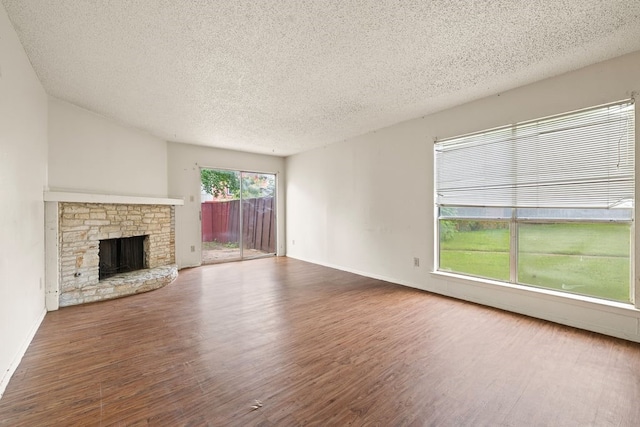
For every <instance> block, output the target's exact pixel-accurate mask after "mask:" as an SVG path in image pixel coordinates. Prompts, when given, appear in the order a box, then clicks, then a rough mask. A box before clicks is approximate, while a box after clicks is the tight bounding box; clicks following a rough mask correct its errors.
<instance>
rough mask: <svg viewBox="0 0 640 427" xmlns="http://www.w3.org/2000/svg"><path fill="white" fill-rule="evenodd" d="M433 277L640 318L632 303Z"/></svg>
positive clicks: (494, 282) (467, 278)
mask: <svg viewBox="0 0 640 427" xmlns="http://www.w3.org/2000/svg"><path fill="white" fill-rule="evenodd" d="M431 275H432V276H433V277H435V278H438V279H446V280H451V281H453V282H458V283H461V284H465V285H472V286H479V287H482V288H486V289H496V290H501V291H506V292H513V293H518V294H520V295H526V296H532V297H536V298H540V299H545V300H549V301H555V302H563V303H568V304H572V305H576V306H580V307H587V308H591V309H597V310H601V311H606V312H610V313H620V314H626V315H630V314H631V315H633V316H636V317H639V318H640V309H639V308H638V307H635V306H634V305H633V304H632V303H622V302H617V301H609V300H605V299H599V298H594V297H588V296H584V295H576V294H569V293H564V292H559V291H554V290H551V289H542V288H536V287H533V286H525V285H516V284H512V283H506V282H500V281H497V280H491V279H483V278H479V277H471V276H465V275H462V274H456V273H448V272H444V271H432V272H431Z"/></svg>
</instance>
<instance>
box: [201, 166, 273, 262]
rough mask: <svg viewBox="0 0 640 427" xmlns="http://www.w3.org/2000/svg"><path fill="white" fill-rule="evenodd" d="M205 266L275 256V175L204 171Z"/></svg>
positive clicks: (202, 212) (203, 220)
mask: <svg viewBox="0 0 640 427" xmlns="http://www.w3.org/2000/svg"><path fill="white" fill-rule="evenodd" d="M200 176H201V186H202V196H201V197H202V204H201V219H202V263H203V264H213V263H219V262H227V261H238V260H242V259H250V258H258V257H263V256H269V255H274V254H275V252H276V244H275V243H276V237H275V236H276V220H275V218H276V210H275V206H276V204H275V181H276V179H275V175H273V174H263V173H253V172H241V171H228V170H221V169H201V173H200Z"/></svg>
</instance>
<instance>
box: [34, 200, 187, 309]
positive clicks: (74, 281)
mask: <svg viewBox="0 0 640 427" xmlns="http://www.w3.org/2000/svg"><path fill="white" fill-rule="evenodd" d="M52 199H53V200H52ZM45 202H46V204H45V207H46V208H45V212H46V235H47V239H46V242H47V243H46V245H47V309H48V310H55V309H57V308H58V307H65V306H70V305H77V304H84V303H89V302H95V301H101V300H106V299H112V298H119V297H123V296H127V295H132V294H137V293H140V292H147V291H150V290H153V289H158V288H161V287H163V286H165V285H167V284H169V283H171V282H172V281H173V280H174V279H175V278H176V277H177V275H178V270H177V267H176V265H175V205H179V204H182V200H179V199H157V198H138V197H126V196H101V195H95V196H94V195H85V196H82V195H78V194H76V193H49V195H47V194H45ZM133 236H147V237H146V238H145V245H144V246H145V254H144V258H145V259H144V265H145V268H144V269H142V270H136V271H131V272H128V273H120V274H116V275H114V276H111V277H108V278H106V279H102V280H100V279H99V242H100V240H104V239H114V238H126V237H133ZM53 252H55V257H54V256H53V254H52V253H53ZM54 258H55V259H54Z"/></svg>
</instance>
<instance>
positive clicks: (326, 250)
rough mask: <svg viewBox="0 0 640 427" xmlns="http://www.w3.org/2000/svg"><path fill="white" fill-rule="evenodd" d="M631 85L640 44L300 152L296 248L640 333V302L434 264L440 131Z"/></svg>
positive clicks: (546, 314)
mask: <svg viewBox="0 0 640 427" xmlns="http://www.w3.org/2000/svg"><path fill="white" fill-rule="evenodd" d="M632 91H640V52H637V53H634V54H630V55H626V56H623V57H619V58H616V59H614V60H611V61H607V62H604V63H600V64H596V65H593V66H590V67H587V68H584V69H581V70H578V71H575V72H572V73H568V74H565V75H562V76H559V77H556V78H552V79H548V80H544V81H541V82H538V83H535V84H532V85H528V86H524V87H521V88H518V89H515V90H512V91H509V92H506V93H502V94H497V95H495V96H493V97H489V98H485V99H482V100H479V101H475V102H471V103H469V104H466V105H463V106H460V107H456V108H453V109H450V110H447V111H443V112H440V113H437V114H433V115H430V116H426V117H423V118H417V119H415V120H411V121H408V122H404V123H400V124H398V125H395V126H392V127H389V128H385V129H382V130H380V131H377V132H373V133H369V134H366V135H363V136H361V137H358V138H354V139H352V140H349V141H346V142H343V143H338V144H333V145H328V146H327V147H324V148H321V149H317V150H314V151H311V152H306V153H302V154H299V155H295V156H291V157H289V158H287V162H286V172H287V182H286V191H287V255H288V256H291V257H294V258H299V259H303V260H307V261H311V262H314V263H318V264H323V265H328V266H332V267H336V268H340V269H344V270H348V271H353V272H357V273H361V274H364V275H367V276H371V277H377V278H382V279H386V280H389V281H392V282H396V283H401V284H405V285H408V286H414V287H417V288H421V289H425V290H430V291H434V292H438V293H441V294H445V295H450V296H454V297H458V298H461V299H466V300H471V301H475V302H480V303H483V304H487V305H492V306H496V307H500V308H504V309H508V310H512V311H516V312H520V313H525V314H529V315H532V316H536V317H541V318H546V319H549V320H553V321H557V322H560V323H565V324H569V325H574V326H578V327H582V328H585V329H590V330H595V331H598V332H603V333H607V334H611V335H615V336H619V337H623V338H627V339H632V340H636V341H640V322H639V319H640V315H639V312H638V310H636V309H634V308H633V307H628V306H623V305H621V304H607V305H602V304H598V303H595V302H593V301H588V299H585V298H564V297H559V296H557V295H554V294H553V293H547V292H538V291H535V290H531V289H528V288H521V287H513V286H500V285H495V284H492V285H489V284H485V283H480V282H477V281H473V280H464V279H454V278H450V277H446V276H443V275H438V274H431V272H432V270H433V262H434V223H433V221H434V205H433V203H434V202H433V141H434V138H435V137H439V138H444V137H450V136H455V135H460V134H464V133H468V132H472V131H480V130H483V129H488V128H492V127H496V126H500V125H505V124H510V123H515V122H519V121H523V120H528V119H535V118H539V117H544V116H547V115H552V114H557V113H562V112H566V111H571V110H575V109H579V108H584V107H590V106H593V105H598V104H602V103H605V102H610V101H616V100H620V99H625V98H629V97H630V95H631V92H632ZM636 114H637V115H640V114H638V112H637V113H636ZM639 122H640V121H639ZM638 133H640V132H638ZM638 175H639V176H640V174H638ZM414 257H417V258H419V259H420V267H414V266H413V258H414Z"/></svg>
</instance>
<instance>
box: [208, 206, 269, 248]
mask: <svg viewBox="0 0 640 427" xmlns="http://www.w3.org/2000/svg"><path fill="white" fill-rule="evenodd" d="M242 203H243V205H242V227H243V228H244V233H243V236H242V237H243V245H244V248H245V249H257V250H259V251H263V252H268V253H275V251H276V224H275V213H274V209H273V207H274V206H273V203H274V200H273V197H259V198H253V199H244V200H243V201H242ZM239 212H240V200H229V201H224V202H217V201H213V202H203V203H202V241H203V242H214V241H216V242H220V243H239V242H240V215H239Z"/></svg>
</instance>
